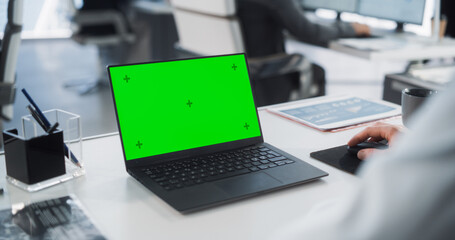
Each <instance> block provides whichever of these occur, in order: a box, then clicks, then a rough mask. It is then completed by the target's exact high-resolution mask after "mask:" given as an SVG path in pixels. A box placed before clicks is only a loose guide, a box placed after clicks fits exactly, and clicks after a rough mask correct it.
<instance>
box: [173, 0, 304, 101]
mask: <svg viewBox="0 0 455 240" xmlns="http://www.w3.org/2000/svg"><path fill="white" fill-rule="evenodd" d="M170 2H171V5H172V6H173V8H174V17H175V22H176V25H177V32H178V35H179V42H178V44H177V47H176V48H177V50H178V51H179V52H180V53H181V54H180V55H181V56H185V57H188V56H201V55H221V54H229V53H239V52H245V51H246V52H247V54H248V50H247V49H245V43H244V39H243V34H242V29H241V24H240V20H239V18H238V17H237V16H236V10H237V9H236V1H235V0H171V1H170ZM248 64H249V70H250V75H251V78H252V85H253V91H254V93H255V98H256V104H257V105H258V106H263V105H269V104H275V103H280V102H286V101H289V100H294V99H300V98H305V97H308V96H309V95H310V94H308V93H307V92H309V90H308V89H309V88H308V87H307V86H302V84H300V79H304V78H305V79H309V78H310V77H311V76H310V75H309V74H310V71H308V70H307V69H310V68H311V67H310V65H309V64H307V63H305V61H304V60H303V57H302V56H301V55H299V54H286V53H280V54H274V55H270V56H265V57H260V58H248ZM305 82H308V81H307V80H305ZM305 85H306V84H305ZM291 98H293V99H291Z"/></svg>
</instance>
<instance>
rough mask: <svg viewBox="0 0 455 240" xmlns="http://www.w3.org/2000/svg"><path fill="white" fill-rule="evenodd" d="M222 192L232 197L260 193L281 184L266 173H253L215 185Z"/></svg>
mask: <svg viewBox="0 0 455 240" xmlns="http://www.w3.org/2000/svg"><path fill="white" fill-rule="evenodd" d="M215 185H216V186H218V187H219V188H221V189H222V190H223V191H225V192H227V193H229V194H232V195H242V194H248V193H254V192H260V191H263V190H267V189H270V188H274V187H278V186H281V185H282V184H281V182H279V181H278V180H276V179H275V178H273V177H271V176H269V175H267V174H266V173H262V172H259V173H253V174H246V175H241V176H238V177H234V178H230V179H226V180H223V181H219V182H216V183H215Z"/></svg>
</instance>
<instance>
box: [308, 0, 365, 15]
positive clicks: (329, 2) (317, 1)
mask: <svg viewBox="0 0 455 240" xmlns="http://www.w3.org/2000/svg"><path fill="white" fill-rule="evenodd" d="M357 2H358V0H302V6H303V8H306V9H317V8H324V9H330V10H334V11H337V12H352V13H354V12H356V11H357Z"/></svg>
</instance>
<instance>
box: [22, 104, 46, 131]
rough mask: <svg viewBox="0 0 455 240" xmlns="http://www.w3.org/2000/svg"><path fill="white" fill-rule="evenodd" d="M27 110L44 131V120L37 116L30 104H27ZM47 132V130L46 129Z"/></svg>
mask: <svg viewBox="0 0 455 240" xmlns="http://www.w3.org/2000/svg"><path fill="white" fill-rule="evenodd" d="M27 110H28V111H29V112H30V114H31V115H32V117H33V118H34V119H35V121H36V122H37V123H38V124H39V125H40V126H41V128H42V129H44V131H46V130H47V127H46V125H44V122H43V121H42V120H41V118H40V117H39V116H38V113H37V112H36V111H35V109H33V108H32V107H31V106H30V105H28V106H27ZM46 132H47V131H46Z"/></svg>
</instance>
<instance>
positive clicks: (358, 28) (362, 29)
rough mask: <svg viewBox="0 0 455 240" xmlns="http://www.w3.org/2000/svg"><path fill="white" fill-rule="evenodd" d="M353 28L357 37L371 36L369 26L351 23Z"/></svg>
mask: <svg viewBox="0 0 455 240" xmlns="http://www.w3.org/2000/svg"><path fill="white" fill-rule="evenodd" d="M351 26H352V28H354V32H355V35H357V36H370V35H371V30H370V27H368V25H365V24H360V23H351Z"/></svg>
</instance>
